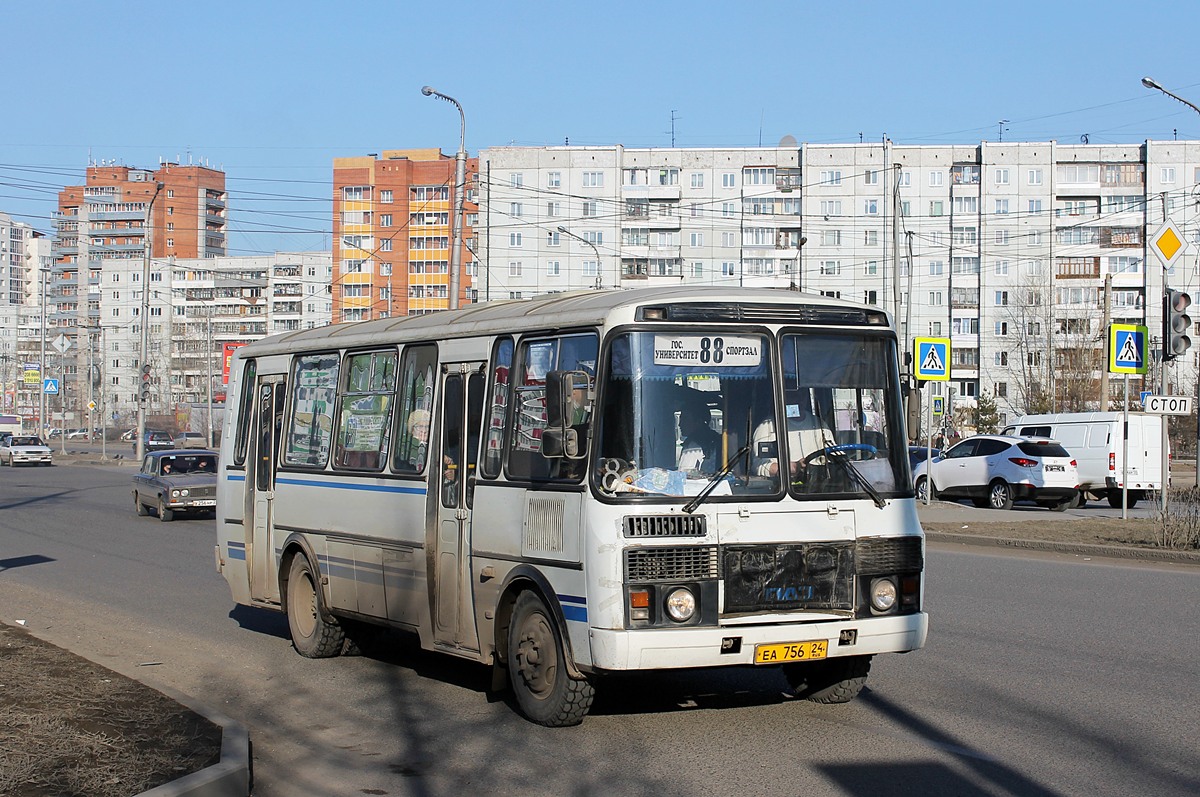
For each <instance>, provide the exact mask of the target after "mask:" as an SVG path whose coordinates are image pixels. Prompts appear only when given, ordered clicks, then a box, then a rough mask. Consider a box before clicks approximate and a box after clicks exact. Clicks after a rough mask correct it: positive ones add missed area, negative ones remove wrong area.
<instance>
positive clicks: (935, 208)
mask: <svg viewBox="0 0 1200 797" xmlns="http://www.w3.org/2000/svg"><path fill="white" fill-rule="evenodd" d="M945 214H946V203H945V202H943V201H942V200H940V199H931V200H929V215H930V216H944V215H945Z"/></svg>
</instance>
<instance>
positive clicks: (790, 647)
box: [754, 639, 829, 664]
mask: <svg viewBox="0 0 1200 797" xmlns="http://www.w3.org/2000/svg"><path fill="white" fill-rule="evenodd" d="M828 653H829V641H828V640H826V639H817V640H813V641H812V642H780V643H778V644H774V645H755V646H754V663H755V664H783V663H785V662H789V661H814V660H816V659H823V658H825V656H826V655H828Z"/></svg>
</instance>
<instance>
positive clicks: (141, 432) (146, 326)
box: [135, 182, 163, 462]
mask: <svg viewBox="0 0 1200 797" xmlns="http://www.w3.org/2000/svg"><path fill="white" fill-rule="evenodd" d="M162 190H163V184H162V183H159V182H156V183H155V184H154V194H153V195H152V196H151V197H150V204H148V205H146V225H145V227H144V228H143V230H142V242H143V243H144V244H145V247H144V252H143V257H142V309H141V322H142V330H141V332H142V338H141V344H140V347H139V348H140V352H141V353H140V354H139V355H138V369H139V372H140V378H141V379H146V378H147V374H146V365H147V364H148V363H149V362H150V247H151V246H152V244H153V242H152V241H151V240H150V230H151V226H150V225H151V219H152V217H151V213H152V212H153V210H154V200H156V199H158V194H159V192H160V191H162ZM141 387H142V386H141V384H138V385H137V388H138V397H137V399H138V405H137V406H138V411H137V445H136V447H135V450H136V451H137V461H138V462H141V461H142V457H144V456H146V441H145V439H144V438H145V437H146V402H147V401H148V399H146V398H145V397H143V395H142V392H141Z"/></svg>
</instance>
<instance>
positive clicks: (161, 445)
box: [133, 429, 175, 452]
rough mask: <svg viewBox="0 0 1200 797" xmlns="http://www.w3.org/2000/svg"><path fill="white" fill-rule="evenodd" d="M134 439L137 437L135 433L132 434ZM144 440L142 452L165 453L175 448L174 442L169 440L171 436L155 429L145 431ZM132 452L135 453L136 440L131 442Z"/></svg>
mask: <svg viewBox="0 0 1200 797" xmlns="http://www.w3.org/2000/svg"><path fill="white" fill-rule="evenodd" d="M134 437H137V432H134ZM145 440H146V442H145V448H144V449H143V450H144V451H165V450H166V449H168V448H174V447H175V441H174V440H172V439H171V435H169V434H167V433H166V432H160V431H158V430H156V429H147V430H146V438H145ZM133 450H134V451H135V452H136V451H137V440H134V441H133Z"/></svg>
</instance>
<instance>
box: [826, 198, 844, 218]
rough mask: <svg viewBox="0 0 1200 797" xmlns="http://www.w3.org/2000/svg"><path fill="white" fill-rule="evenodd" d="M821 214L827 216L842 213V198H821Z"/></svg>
mask: <svg viewBox="0 0 1200 797" xmlns="http://www.w3.org/2000/svg"><path fill="white" fill-rule="evenodd" d="M821 215H822V216H826V217H828V216H840V215H842V200H840V199H822V200H821Z"/></svg>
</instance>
